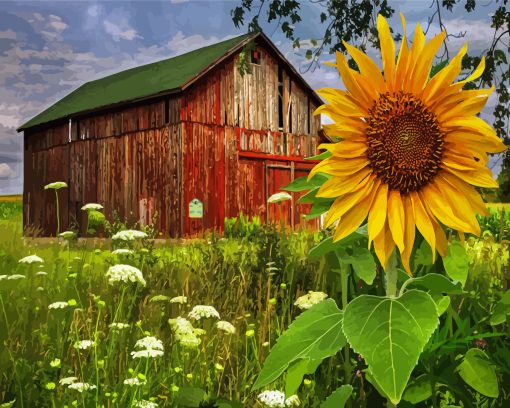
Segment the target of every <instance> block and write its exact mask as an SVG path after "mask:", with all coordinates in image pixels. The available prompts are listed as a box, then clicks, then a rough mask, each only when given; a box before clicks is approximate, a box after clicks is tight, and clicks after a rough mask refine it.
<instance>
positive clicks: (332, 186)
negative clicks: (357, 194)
mask: <svg viewBox="0 0 510 408" xmlns="http://www.w3.org/2000/svg"><path fill="white" fill-rule="evenodd" d="M370 173H372V170H371V169H369V168H364V169H362V170H360V171H358V172H357V173H355V174H353V175H352V176H349V177H347V178H339V177H333V178H331V179H329V180H328V181H326V182H325V183H324V184H323V185H322V186H321V187H320V188H319V191H318V192H317V195H316V196H317V197H326V198H332V197H339V196H341V195H343V194H347V193H350V192H351V191H353V190H354V189H355V188H356V187H358V183H359V182H360V181H362V180H363V179H364V178H365V177H367V176H368V175H369V174H370Z"/></svg>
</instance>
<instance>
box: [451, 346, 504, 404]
mask: <svg viewBox="0 0 510 408" xmlns="http://www.w3.org/2000/svg"><path fill="white" fill-rule="evenodd" d="M458 370H459V375H460V376H461V378H462V379H463V380H464V381H465V382H466V384H467V385H469V386H470V387H472V388H473V389H475V390H476V391H478V392H479V393H480V394H482V395H485V396H487V397H490V398H497V397H498V396H499V389H498V379H497V377H496V371H495V370H494V366H493V364H492V363H491V361H490V360H489V358H488V357H487V354H485V352H483V351H482V350H480V349H477V348H472V349H469V350H468V351H467V353H466V355H465V356H464V359H463V360H462V363H460V365H459V367H458Z"/></svg>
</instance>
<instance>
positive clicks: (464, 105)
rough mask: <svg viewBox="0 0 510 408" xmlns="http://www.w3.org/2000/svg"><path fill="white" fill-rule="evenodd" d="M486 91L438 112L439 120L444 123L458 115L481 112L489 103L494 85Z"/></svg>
mask: <svg viewBox="0 0 510 408" xmlns="http://www.w3.org/2000/svg"><path fill="white" fill-rule="evenodd" d="M484 91H485V92H483V93H480V94H479V96H477V97H474V98H469V99H466V100H464V101H462V102H460V103H457V104H456V105H454V106H452V105H453V104H452V105H450V109H449V110H444V111H443V112H437V113H436V117H437V120H438V122H440V123H442V122H445V121H448V120H450V119H452V118H454V117H456V116H471V115H477V114H478V113H480V112H481V110H482V109H483V108H484V106H485V105H486V104H487V100H488V99H489V96H490V94H491V93H492V91H494V86H492V87H491V88H490V89H484Z"/></svg>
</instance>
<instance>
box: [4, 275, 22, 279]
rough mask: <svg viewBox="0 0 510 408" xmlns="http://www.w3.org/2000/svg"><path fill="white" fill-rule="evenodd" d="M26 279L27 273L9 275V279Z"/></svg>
mask: <svg viewBox="0 0 510 408" xmlns="http://www.w3.org/2000/svg"><path fill="white" fill-rule="evenodd" d="M20 279H25V275H19V274H14V275H10V276H8V277H7V280H20Z"/></svg>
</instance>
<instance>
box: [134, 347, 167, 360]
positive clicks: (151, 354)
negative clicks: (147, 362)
mask: <svg viewBox="0 0 510 408" xmlns="http://www.w3.org/2000/svg"><path fill="white" fill-rule="evenodd" d="M164 354H165V353H163V352H162V351H161V350H153V349H147V350H138V351H132V352H131V357H133V358H142V357H145V358H155V357H162V356H163V355H164Z"/></svg>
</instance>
